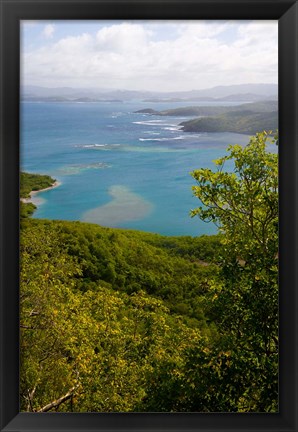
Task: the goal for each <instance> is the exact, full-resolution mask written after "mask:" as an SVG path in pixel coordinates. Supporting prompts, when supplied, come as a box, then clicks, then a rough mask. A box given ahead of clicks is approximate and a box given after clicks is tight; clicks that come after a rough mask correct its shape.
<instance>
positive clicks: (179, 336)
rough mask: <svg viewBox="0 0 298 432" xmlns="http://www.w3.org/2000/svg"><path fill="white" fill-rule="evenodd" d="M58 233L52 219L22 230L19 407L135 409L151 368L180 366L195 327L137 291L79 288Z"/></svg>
mask: <svg viewBox="0 0 298 432" xmlns="http://www.w3.org/2000/svg"><path fill="white" fill-rule="evenodd" d="M56 228H57V227H56ZM60 238H61V237H60V233H59V231H57V229H56V230H53V226H52V224H36V225H35V226H33V225H31V226H30V230H29V229H25V230H24V229H23V231H22V242H21V257H22V265H21V287H22V289H21V383H20V393H21V409H22V410H26V411H47V410H48V407H50V409H51V410H52V409H54V408H55V409H56V411H76V412H83V411H86V412H91V411H98V412H102V411H105V412H111V411H116V412H119V411H133V410H136V409H137V406H139V407H140V406H141V403H142V399H143V398H145V397H146V394H147V387H148V383H149V382H150V380H151V379H152V377H153V376H154V373H155V368H156V367H157V365H158V364H159V363H160V362H163V361H166V360H169V359H171V361H174V362H175V363H177V364H180V363H182V362H183V355H184V354H183V353H184V351H185V347H186V346H188V345H189V346H192V345H193V344H194V343H195V342H196V340H197V339H198V338H199V332H198V330H195V329H190V328H188V327H186V326H185V325H184V324H183V322H182V320H181V319H180V318H179V317H175V318H174V317H172V316H171V315H170V314H169V311H168V309H167V308H166V307H165V306H164V304H163V303H162V301H160V300H158V299H154V298H153V297H149V296H148V295H147V294H145V293H144V292H143V291H139V292H138V293H132V294H130V295H128V294H125V293H120V292H117V291H115V290H112V289H110V288H107V287H103V286H101V285H99V284H98V285H97V286H96V289H93V290H91V289H90V290H88V291H85V292H82V291H80V290H78V289H77V287H76V279H75V277H74V276H79V275H80V274H81V269H80V266H79V265H78V262H77V260H76V259H75V258H71V257H70V256H69V255H67V254H66V253H65V250H64V249H63V247H62V245H61V242H60ZM65 395H69V397H67V396H65ZM63 396H64V397H66V398H65V400H64V401H63V403H60V404H58V405H57V404H56V405H55V401H56V402H57V401H59V400H61V399H63Z"/></svg>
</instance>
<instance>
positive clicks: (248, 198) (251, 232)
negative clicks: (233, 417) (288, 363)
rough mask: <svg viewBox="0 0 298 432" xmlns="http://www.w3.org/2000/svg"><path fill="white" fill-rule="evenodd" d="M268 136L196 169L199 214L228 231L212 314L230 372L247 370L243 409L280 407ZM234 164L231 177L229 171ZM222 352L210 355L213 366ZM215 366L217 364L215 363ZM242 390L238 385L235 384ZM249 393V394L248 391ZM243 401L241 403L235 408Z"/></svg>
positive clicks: (274, 207)
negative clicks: (213, 166) (228, 354)
mask: <svg viewBox="0 0 298 432" xmlns="http://www.w3.org/2000/svg"><path fill="white" fill-rule="evenodd" d="M270 141H271V143H272V144H274V143H276V142H277V137H275V138H274V139H269V137H268V134H267V133H265V132H263V133H259V134H257V135H256V136H255V137H253V138H252V139H251V140H250V142H249V144H248V145H247V146H246V147H244V148H242V147H240V146H231V147H229V155H228V156H225V157H223V158H221V159H219V160H217V161H216V162H215V163H216V166H217V171H216V172H212V171H211V170H208V169H201V170H196V171H194V172H193V177H194V178H195V179H196V180H197V183H198V185H197V186H194V188H193V190H194V194H195V196H197V197H198V198H199V199H200V200H201V202H202V204H203V206H201V207H199V208H198V209H196V210H194V211H193V212H192V215H193V216H195V215H198V216H199V217H200V218H201V219H202V220H205V221H209V220H212V221H214V222H215V223H217V224H218V226H219V228H220V230H221V232H222V233H223V237H222V238H223V245H224V250H223V257H222V262H221V272H220V278H219V280H218V282H217V283H215V284H214V285H213V286H212V288H211V289H210V291H209V293H208V295H206V297H205V305H206V309H205V312H206V313H207V315H208V316H209V317H210V319H211V320H213V321H215V322H216V324H217V328H218V330H219V332H220V333H221V334H222V338H221V343H220V345H222V343H223V341H224V344H225V351H228V352H231V356H232V366H231V362H230V364H229V366H225V368H224V369H225V370H227V369H228V370H230V369H231V368H232V369H235V368H236V369H237V368H238V376H239V379H240V373H241V371H242V372H243V371H244V370H245V371H247V372H245V373H246V379H245V381H244V383H243V377H241V382H242V386H239V391H238V401H237V400H236V399H235V404H234V407H235V409H237V410H244V409H249V410H254V411H258V410H259V411H271V410H276V409H277V381H278V163H277V155H276V154H273V153H268V152H267V150H266V148H267V146H268V145H269V143H270ZM227 161H233V162H234V170H233V171H232V172H226V171H224V165H225V163H226V162H227ZM220 352H221V351H219V350H218V349H216V350H214V352H212V353H211V359H213V360H212V361H213V362H214V361H215V360H216V356H217V358H218V356H220ZM210 361H211V360H210ZM234 385H236V382H234ZM244 390H245V391H244ZM236 402H237V403H236Z"/></svg>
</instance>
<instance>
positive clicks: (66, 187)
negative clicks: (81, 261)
mask: <svg viewBox="0 0 298 432" xmlns="http://www.w3.org/2000/svg"><path fill="white" fill-rule="evenodd" d="M240 103H243V102H239V104H240ZM200 104H201V105H204V106H205V105H222V103H221V104H220V103H215V102H202V103H200ZM200 104H198V103H196V105H200ZM187 105H194V103H193V102H192V103H186V102H183V103H177V102H176V103H170V104H167V103H148V102H142V101H130V102H122V103H121V102H98V103H97V102H96V103H78V102H76V103H74V102H64V103H54V102H51V103H45V102H40V103H36V102H34V103H33V102H22V103H21V170H22V171H26V172H32V173H39V174H49V175H51V176H52V177H54V178H55V179H57V180H58V181H59V182H61V185H60V186H59V187H57V188H55V189H52V190H47V191H44V192H40V193H39V194H38V195H36V198H35V199H36V200H38V202H37V205H38V208H37V210H36V211H35V213H34V215H33V217H35V218H48V219H62V220H80V221H86V222H91V223H98V224H100V225H103V226H111V227H119V228H129V229H138V230H142V231H149V232H156V233H160V234H164V235H191V236H198V235H202V234H215V233H216V232H217V228H216V226H215V225H214V224H212V223H209V224H207V223H204V222H202V221H200V220H199V219H198V218H194V219H192V218H190V216H189V212H190V210H191V209H193V208H196V207H198V206H199V205H200V202H199V201H198V199H197V198H195V197H193V195H192V186H193V185H195V181H194V179H193V178H192V177H191V175H190V172H191V171H193V170H194V169H198V168H213V167H214V164H213V160H215V159H217V158H218V157H221V156H223V155H224V154H225V151H226V148H227V146H228V145H229V144H236V143H237V144H240V145H245V144H247V143H248V141H249V137H248V136H247V135H240V134H232V133H203V134H199V133H184V132H182V131H181V130H180V127H179V126H178V125H179V123H181V122H182V121H184V120H185V119H186V118H185V117H160V116H157V115H149V114H142V113H135V111H137V110H140V109H143V108H146V107H150V108H153V109H155V110H163V109H171V108H178V107H180V106H187ZM225 105H227V103H225ZM229 105H236V103H229ZM188 119H189V117H188Z"/></svg>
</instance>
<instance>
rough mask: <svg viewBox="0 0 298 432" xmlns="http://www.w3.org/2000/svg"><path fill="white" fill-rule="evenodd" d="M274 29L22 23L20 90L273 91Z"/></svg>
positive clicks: (239, 24)
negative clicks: (246, 87)
mask: <svg viewBox="0 0 298 432" xmlns="http://www.w3.org/2000/svg"><path fill="white" fill-rule="evenodd" d="M277 79H278V21H260V20H258V21H223V20H220V21H210V20H208V21H201V20H197V21H183V20H182V21H139V20H135V21H128V20H125V21H120V20H119V21H107V20H101V21H61V20H59V21H58V20H57V21H22V22H21V82H22V84H23V85H38V86H43V87H74V88H99V89H127V90H148V91H158V92H160V91H162V92H170V91H189V90H200V89H205V88H211V87H215V86H218V85H233V84H244V83H265V84H271V83H273V84H274V83H277Z"/></svg>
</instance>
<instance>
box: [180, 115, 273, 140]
mask: <svg viewBox="0 0 298 432" xmlns="http://www.w3.org/2000/svg"><path fill="white" fill-rule="evenodd" d="M180 125H181V126H183V131H184V132H234V133H241V134H248V135H254V134H256V133H257V132H261V131H263V130H272V131H274V130H276V129H278V112H277V111H271V112H258V113H257V112H253V111H249V110H246V111H230V112H227V113H225V114H222V115H220V116H213V117H212V116H211V117H203V118H198V119H194V120H190V121H187V122H183V123H181V124H180Z"/></svg>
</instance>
